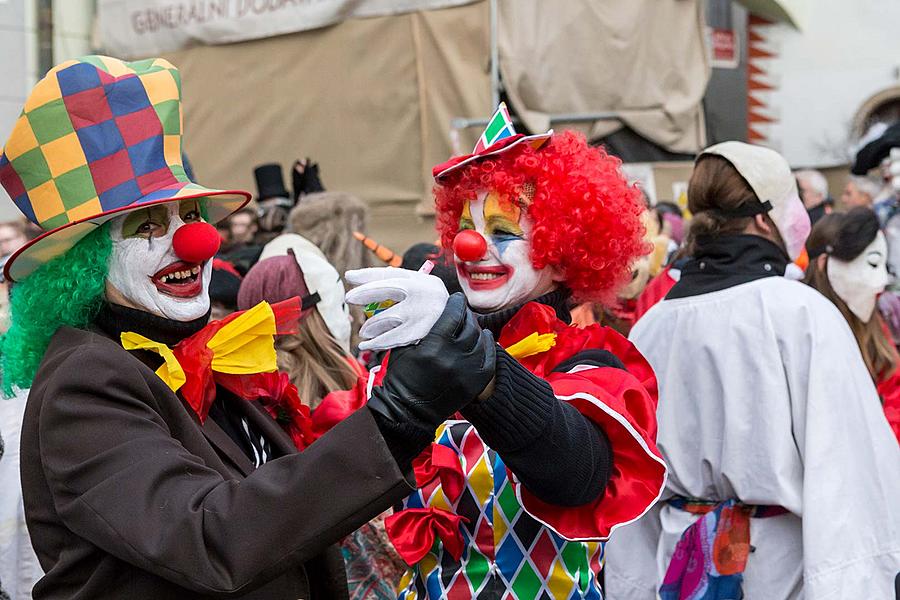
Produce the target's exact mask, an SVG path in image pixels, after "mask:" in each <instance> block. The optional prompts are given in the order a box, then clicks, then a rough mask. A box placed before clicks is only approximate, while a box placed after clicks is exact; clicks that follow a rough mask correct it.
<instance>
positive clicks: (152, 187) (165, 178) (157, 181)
mask: <svg viewBox="0 0 900 600" xmlns="http://www.w3.org/2000/svg"><path fill="white" fill-rule="evenodd" d="M175 183H178V180H177V179H175V176H174V175H172V171H171V170H170V169H169V168H168V167H166V168H165V169H157V170H156V171H153V172H151V173H147V174H146V175H139V176H138V178H137V184H138V187H139V188H141V193H142V194H149V193H150V192H155V191H156V190H158V189H160V188H161V187H164V186H167V185H172V184H175Z"/></svg>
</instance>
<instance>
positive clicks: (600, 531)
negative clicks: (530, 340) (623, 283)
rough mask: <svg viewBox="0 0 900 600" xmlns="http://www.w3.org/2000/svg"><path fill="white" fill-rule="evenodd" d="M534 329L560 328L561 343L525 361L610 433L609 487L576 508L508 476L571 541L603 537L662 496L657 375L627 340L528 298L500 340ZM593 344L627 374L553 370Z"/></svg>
mask: <svg viewBox="0 0 900 600" xmlns="http://www.w3.org/2000/svg"><path fill="white" fill-rule="evenodd" d="M534 332H537V333H555V334H556V336H557V337H556V345H555V346H554V347H553V348H551V349H550V350H548V351H547V352H544V353H541V354H537V355H534V356H530V357H526V358H524V359H522V360H521V361H520V362H521V363H522V364H523V365H524V366H525V367H527V368H528V369H529V370H530V371H531V372H532V373H534V374H535V375H537V376H538V377H541V378H543V379H545V380H547V381H548V382H549V383H550V385H551V386H552V387H553V391H554V393H555V394H556V395H557V397H559V398H561V399H563V400H566V401H568V402H569V403H570V404H571V405H572V406H574V407H575V408H577V409H578V410H579V412H581V413H582V414H583V415H585V416H587V417H588V418H589V419H591V420H592V421H594V422H595V423H597V424H598V425H599V426H600V427H601V428H602V429H603V431H604V432H605V433H606V436H607V437H608V438H609V441H610V445H611V447H612V452H613V471H612V474H611V477H610V480H609V483H608V484H607V487H606V492H605V493H604V495H603V496H602V497H600V498H598V499H597V500H596V501H594V502H592V503H589V504H586V505H584V506H578V507H573V508H562V507H559V506H554V505H550V504H547V503H546V502H543V501H542V500H540V499H539V498H537V497H536V496H534V495H533V494H531V493H530V492H529V491H528V490H526V489H524V488H523V487H522V486H521V485H519V484H518V482H517V481H516V480H515V477H514V476H513V475H512V474H511V473H510V481H511V482H512V483H513V486H514V488H515V490H516V494H517V495H518V497H519V501H520V502H521V503H522V506H523V507H524V508H525V510H526V511H528V513H529V514H531V516H533V517H534V518H535V519H537V520H538V521H540V522H542V523H543V524H545V525H547V526H548V527H550V528H551V529H553V530H554V531H556V532H557V533H558V534H559V535H561V536H563V537H564V538H566V539H569V540H602V539H606V538H608V537H609V534H610V533H611V532H612V530H613V529H615V528H616V527H618V526H620V525H624V524H627V523H630V522H632V521H634V520H636V519H637V518H639V517H640V516H642V515H643V514H644V513H645V512H646V511H647V510H648V509H649V508H650V507H651V506H653V504H655V503H656V501H657V500H658V499H659V497H660V496H661V494H662V491H663V488H664V486H665V482H666V466H665V462H664V461H663V459H662V456H661V454H660V452H659V449H658V448H657V447H656V402H657V388H656V377H655V375H654V374H653V369H652V368H651V367H650V364H649V363H648V362H647V361H646V359H644V357H643V356H642V355H641V353H640V352H639V351H638V350H637V348H635V347H634V345H632V344H631V342H629V341H628V340H627V339H625V338H624V337H622V336H621V335H619V334H618V333H616V332H615V331H613V330H612V329H609V328H607V327H601V326H599V325H592V326H589V327H585V328H583V329H581V328H577V327H570V326H568V325H566V324H565V323H563V322H562V321H560V320H559V319H557V318H556V314H555V313H554V311H553V309H551V308H550V307H547V306H544V305H541V304H537V303H529V304H526V305H525V306H524V307H523V308H522V309H521V310H520V311H519V312H518V313H517V314H516V315H515V316H514V317H513V319H512V320H511V321H510V322H509V323H508V324H507V325H506V327H504V328H503V331H502V332H501V334H500V339H499V342H500V345H501V346H504V347H507V346H510V345H512V344H514V343H516V342H518V341H519V340H521V339H523V338H524V337H526V336H528V335H530V334H532V333H534ZM588 349H601V350H608V351H609V352H611V353H613V354H615V355H616V357H618V358H619V360H621V361H622V362H623V363H624V364H625V366H626V368H627V369H628V371H623V370H621V369H616V368H612V367H601V368H588V369H584V370H580V371H576V372H573V373H553V372H552V370H553V368H554V367H555V366H556V365H558V364H560V363H561V362H563V361H564V360H566V359H568V358H571V357H572V356H574V355H575V354H578V353H579V352H581V351H583V350H588Z"/></svg>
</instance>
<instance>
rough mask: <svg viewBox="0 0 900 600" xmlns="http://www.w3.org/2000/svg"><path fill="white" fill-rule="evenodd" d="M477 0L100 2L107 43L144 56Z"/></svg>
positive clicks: (121, 52) (117, 51)
mask: <svg viewBox="0 0 900 600" xmlns="http://www.w3.org/2000/svg"><path fill="white" fill-rule="evenodd" d="M474 1H476V0H180V1H176V0H99V2H98V5H97V17H98V21H99V25H100V35H101V36H102V40H101V43H102V47H103V48H104V49H105V51H106V52H107V53H108V54H113V55H115V56H117V57H121V58H127V59H130V58H141V57H147V56H154V55H157V54H159V53H163V52H171V51H174V50H179V49H181V48H184V47H187V46H190V45H193V44H227V43H230V42H240V41H245V40H253V39H259V38H265V37H271V36H276V35H283V34H286V33H294V32H297V31H306V30H309V29H316V28H319V27H325V26H327V25H333V24H335V23H339V22H340V21H343V20H344V19H348V18H352V17H376V16H384V15H394V14H402V13H406V12H415V11H421V10H431V9H437V8H447V7H451V6H460V5H462V4H469V3H471V2H474Z"/></svg>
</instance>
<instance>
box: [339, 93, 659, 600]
mask: <svg viewBox="0 0 900 600" xmlns="http://www.w3.org/2000/svg"><path fill="white" fill-rule="evenodd" d="M619 166H620V161H619V160H618V159H616V158H613V157H611V156H609V155H608V154H606V152H605V151H603V150H602V149H599V148H592V147H590V146H588V144H587V142H586V141H585V139H584V137H583V136H581V135H579V134H577V133H573V132H563V133H561V134H553V132H552V131H550V132H547V133H545V134H539V135H523V134H519V133H516V132H515V130H514V129H513V125H512V122H511V120H510V118H509V115H508V113H507V111H506V107H505V106H503V105H501V106H500V108H499V109H498V111H497V113H495V115H494V117H493V118H492V119H491V121H490V122H489V124H488V126H487V128H486V130H485V132H484V133H483V134H482V136H481V138H480V140H479V142H478V145H477V146H476V148H475V150H474V152H473V153H472V154H470V155H465V156H459V157H454V158H453V159H451V160H450V161H448V162H447V163H444V164H442V165H439V166H437V167H435V169H434V176H435V181H436V186H435V192H434V193H435V202H436V208H437V225H438V230H439V232H440V235H441V240H442V245H443V246H444V248H446V249H448V250H452V252H453V256H454V260H455V264H456V268H457V272H458V274H459V279H460V284H461V286H462V289H463V292H464V297H463V295H462V294H454V295H453V296H450V297H449V298H448V296H447V294H446V292H444V291H443V288H442V287H441V284H440V283H439V282H437V281H435V280H436V278H434V277H432V276H431V275H428V274H426V271H427V265H426V268H424V269H423V270H421V271H420V272H412V271H403V270H400V269H391V268H380V269H363V270H360V271H351V272H349V273H347V279H348V281H350V282H351V283H352V284H354V285H356V286H357V287H356V288H355V289H353V290H351V291H350V292H349V293H348V294H347V301H348V302H351V303H356V304H365V305H368V307H367V308H369V311H368V314H372V317H371V318H370V319H369V320H368V321H367V322H366V324H365V325H364V326H363V328H362V330H361V332H360V335H361V337H363V338H364V339H366V341H365V342H363V343H362V344H361V346H360V347H361V348H363V349H366V348H371V349H376V350H379V349H387V350H390V352H389V353H388V355H387V357H386V359H385V361H384V362H383V363H382V366H381V367H380V368H377V369H375V370H374V371H373V378H372V381H371V382H370V385H371V394H370V399H369V409H370V410H372V411H373V412H374V413H375V414H376V415H377V416H378V420H379V424H380V426H381V428H382V429H383V430H390V429H391V426H389V425H388V424H390V423H393V424H394V425H393V428H394V432H395V434H394V435H396V437H397V438H398V439H404V440H406V441H407V444H408V449H409V453H410V456H415V458H414V459H412V461H411V465H412V467H413V471H414V475H415V480H416V485H417V489H416V491H415V492H414V493H412V494H411V495H410V496H409V497H407V498H406V499H405V500H404V501H403V504H402V507H401V509H399V510H397V511H396V512H395V513H394V514H393V515H392V516H391V517H389V518H388V519H387V520H386V529H387V532H388V534H389V537H390V538H391V541H392V542H393V543H394V546H395V547H396V549H397V551H398V553H399V554H400V555H401V557H402V558H403V559H404V560H405V561H406V562H407V563H408V564H409V567H410V568H409V570H408V571H407V573H406V574H405V576H404V577H403V579H402V580H401V582H400V586H399V589H398V598H400V599H401V600H413V599H419V600H422V599H426V598H428V599H435V600H436V599H437V598H446V597H449V598H460V599H468V598H516V599H519V600H535V599H538V598H547V597H551V598H598V599H599V598H601V597H602V594H601V591H600V586H599V583H598V579H599V573H600V570H601V568H602V565H603V553H604V543H605V541H606V540H607V539H608V538H609V536H610V534H611V533H612V532H613V531H614V530H615V529H616V528H618V527H620V526H622V525H625V524H627V523H630V522H632V521H635V520H636V519H638V518H640V517H641V516H642V515H643V514H644V513H645V512H646V511H647V510H648V509H649V508H650V507H651V506H652V505H653V504H654V503H655V502H656V501H657V500H658V499H659V496H660V494H661V492H662V489H663V486H664V482H665V477H666V467H665V463H664V462H663V460H662V458H661V457H660V453H659V450H658V449H657V448H656V443H655V440H656V418H655V412H656V379H655V377H654V374H653V371H652V369H651V368H650V366H649V365H648V364H647V362H646V361H645V360H644V358H643V357H642V356H641V355H640V353H639V352H638V351H637V350H636V349H635V348H634V347H633V346H632V345H631V344H630V343H629V342H628V341H627V340H626V339H625V338H623V337H622V336H620V335H619V334H617V333H616V332H614V331H612V330H611V329H607V328H603V327H600V326H598V325H592V326H590V327H586V328H579V327H575V326H572V325H570V321H571V319H570V316H569V307H570V306H571V305H572V303H573V302H574V301H600V302H603V301H609V300H611V299H612V298H614V297H615V293H616V290H617V289H618V288H619V287H620V286H621V285H622V284H623V283H625V282H626V281H627V280H628V278H629V276H630V274H631V266H632V264H633V263H634V262H635V260H637V259H638V258H640V257H641V256H642V255H644V254H646V253H647V252H648V251H649V248H647V247H646V244H645V242H644V240H643V236H644V228H643V225H642V221H641V213H642V211H643V204H642V201H641V195H640V192H639V191H638V190H636V189H635V188H634V187H632V186H629V185H628V183H627V182H626V180H625V178H624V177H623V176H622V174H621V172H620V170H619ZM385 301H388V302H385ZM450 398H453V401H454V402H455V404H454V406H463V408H462V409H460V410H459V411H458V412H456V411H454V412H453V413H452V414H450V413H449V412H448V411H446V410H445V411H444V412H441V410H440V409H439V408H438V407H440V406H441V405H442V404H447V406H448V407H449V405H450V400H449V399H450ZM448 414H450V416H449V418H448V417H447V415H448ZM395 445H396V444H395ZM392 447H394V446H392ZM423 447H424V448H425V450H424V451H423V452H420V450H421V449H422V448H423Z"/></svg>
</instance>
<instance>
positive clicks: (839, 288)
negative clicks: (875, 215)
mask: <svg viewBox="0 0 900 600" xmlns="http://www.w3.org/2000/svg"><path fill="white" fill-rule="evenodd" d="M887 251H888V248H887V240H886V239H885V237H884V234H883V233H881V232H880V231H879V232H878V234H877V235H876V236H875V239H874V240H872V243H871V244H869V245H868V246H866V249H865V250H863V251H862V252H861V253H860V255H859V256H857V257H856V258H854V259H853V260H851V261H849V262H845V261H843V260H840V259H837V258H834V257H833V256H829V257H828V282H829V283H830V284H831V287H832V288H833V289H834V292H835V293H836V294H837V295H838V297H839V298H840V299H841V300H843V301H844V302H846V303H847V307H848V308H849V309H850V312H852V313H853V314H854V315H856V316H857V317H858V318H859V319H860V320H861V321H862V322H863V323H868V322H869V320H870V319H871V318H872V313H873V312H874V311H875V301H876V300H877V299H878V294H880V293H881V292H883V291H884V288H885V286H886V285H887V284H888V281H889V277H888V272H887V267H886V265H887Z"/></svg>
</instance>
